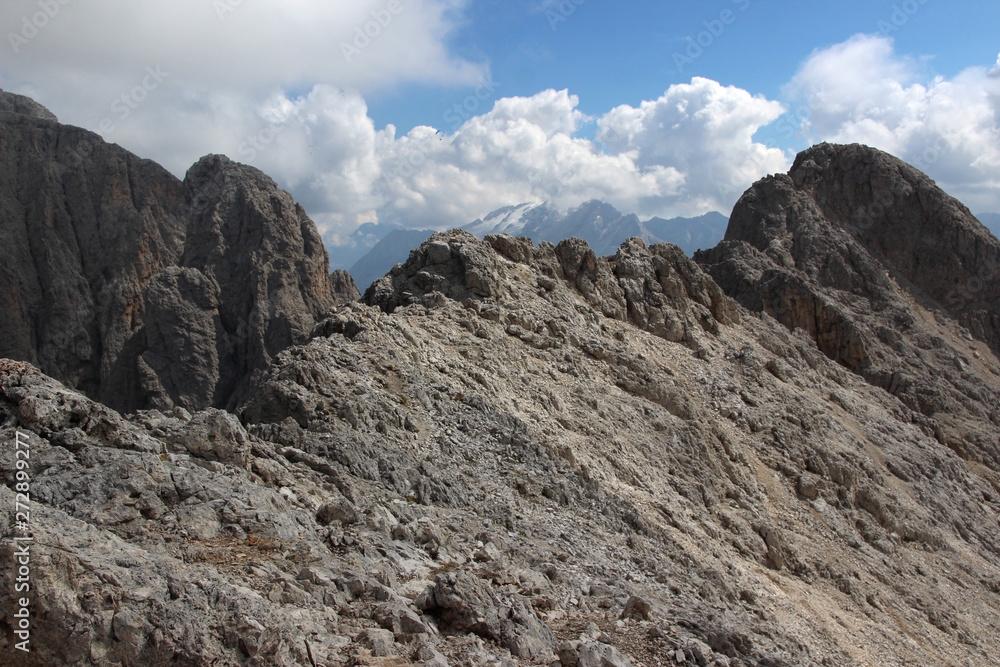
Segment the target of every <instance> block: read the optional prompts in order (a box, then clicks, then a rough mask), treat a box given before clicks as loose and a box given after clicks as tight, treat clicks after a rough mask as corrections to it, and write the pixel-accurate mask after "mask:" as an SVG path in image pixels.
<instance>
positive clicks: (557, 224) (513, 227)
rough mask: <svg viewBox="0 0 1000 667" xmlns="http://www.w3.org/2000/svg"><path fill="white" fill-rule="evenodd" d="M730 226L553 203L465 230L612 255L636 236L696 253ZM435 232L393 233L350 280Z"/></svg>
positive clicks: (366, 276) (717, 216)
mask: <svg viewBox="0 0 1000 667" xmlns="http://www.w3.org/2000/svg"><path fill="white" fill-rule="evenodd" d="M727 223H728V220H727V219H726V217H725V216H724V215H722V214H721V213H716V212H712V213H706V214H705V215H702V216H699V217H697V218H672V219H670V220H664V219H663V218H652V219H650V220H647V221H646V222H640V221H639V218H638V217H637V216H635V215H622V213H620V212H619V211H618V210H617V209H615V208H614V207H613V206H611V205H610V204H606V203H604V202H600V201H596V200H595V201H590V202H587V203H585V204H583V205H582V206H579V207H577V208H575V209H573V210H571V211H569V212H568V213H567V214H565V215H562V214H560V213H559V212H558V211H556V210H555V209H553V208H552V207H551V205H549V204H548V203H542V204H537V203H526V204H519V205H517V206H505V207H503V208H499V209H497V210H495V211H493V212H492V213H490V214H489V215H487V216H486V217H485V218H481V219H479V220H475V221H473V222H471V223H469V224H468V225H465V226H464V227H463V229H465V230H466V231H469V232H472V233H473V234H475V235H476V236H478V237H479V238H483V237H485V236H486V235H487V234H510V235H512V236H527V237H529V238H531V239H534V240H536V241H548V242H550V243H558V242H559V241H561V240H562V239H565V238H571V237H576V238H581V239H584V240H585V241H587V242H588V243H589V244H590V245H591V246H592V247H593V248H594V251H595V252H597V253H599V254H609V253H613V252H614V251H615V250H616V249H617V248H618V246H619V245H621V243H622V242H623V241H625V239H628V238H633V237H637V238H641V239H643V240H644V241H646V242H647V243H674V244H676V245H678V246H680V247H681V248H683V249H684V252H686V253H688V254H691V253H693V252H695V251H696V250H698V249H699V248H710V247H712V246H714V245H715V244H716V243H718V242H719V241H721V240H722V237H723V235H724V234H725V231H726V224H727ZM369 224H370V223H369ZM432 233H433V231H432V230H404V229H394V230H392V231H391V232H389V233H388V234H387V235H386V236H385V237H383V238H382V239H381V240H380V241H378V242H377V243H376V244H375V245H374V246H372V248H371V250H369V251H368V253H367V254H366V255H365V256H364V257H362V258H361V259H359V260H358V261H357V262H355V263H354V265H353V266H351V268H350V272H351V275H352V276H354V279H355V280H356V281H357V283H358V285H361V286H368V285H370V284H372V283H373V282H374V281H375V280H376V279H378V278H381V277H382V276H383V275H385V274H386V272H388V271H389V270H390V269H391V268H392V267H393V266H394V265H396V264H398V263H400V262H404V261H406V258H407V257H408V256H409V254H410V251H411V250H413V249H414V248H416V247H417V246H418V245H419V244H420V242H422V241H423V240H424V239H426V238H427V237H428V236H430V235H431V234H432Z"/></svg>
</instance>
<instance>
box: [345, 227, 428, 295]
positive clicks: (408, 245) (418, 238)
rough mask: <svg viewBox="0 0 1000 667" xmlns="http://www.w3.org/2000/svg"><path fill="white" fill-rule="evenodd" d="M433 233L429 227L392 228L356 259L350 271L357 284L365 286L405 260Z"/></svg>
mask: <svg viewBox="0 0 1000 667" xmlns="http://www.w3.org/2000/svg"><path fill="white" fill-rule="evenodd" d="M433 233H434V232H433V230H429V229H394V230H392V231H391V232H389V233H388V234H386V235H385V237H383V238H382V239H381V240H380V241H379V242H378V243H376V244H375V245H374V246H372V248H371V250H369V251H368V253H367V254H365V256H364V257H362V258H361V259H359V260H358V261H356V262H355V263H354V264H353V265H352V266H351V268H350V273H351V275H352V276H353V277H354V280H355V281H356V282H357V284H358V285H359V286H361V287H366V288H367V287H368V286H369V285H371V284H372V283H373V282H375V280H377V279H378V278H381V277H382V276H384V275H385V274H386V273H388V271H389V269H391V268H392V267H393V266H395V265H396V264H397V263H399V262H403V261H405V260H406V258H407V256H408V255H409V254H410V251H411V250H413V249H414V248H416V247H417V246H419V245H420V243H421V242H422V241H424V240H425V239H426V238H427V237H429V236H430V235H431V234H433Z"/></svg>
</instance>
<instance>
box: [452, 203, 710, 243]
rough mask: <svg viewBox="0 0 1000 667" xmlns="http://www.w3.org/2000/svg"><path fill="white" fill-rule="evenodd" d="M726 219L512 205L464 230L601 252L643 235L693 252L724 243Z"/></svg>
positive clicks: (593, 206)
mask: <svg viewBox="0 0 1000 667" xmlns="http://www.w3.org/2000/svg"><path fill="white" fill-rule="evenodd" d="M727 222H728V221H727V219H726V217H725V216H724V215H722V214H721V213H716V212H712V213H707V214H705V215H702V216H699V217H697V218H672V219H670V220H664V219H663V218H652V219H650V220H647V221H645V222H641V221H640V220H639V218H638V217H637V216H636V215H634V214H628V215H624V214H622V213H621V212H620V211H618V210H617V209H616V208H614V207H613V206H611V205H610V204H607V203H605V202H601V201H597V200H593V201H589V202H586V203H584V204H582V205H581V206H579V207H577V208H575V209H572V210H570V211H569V212H567V213H566V214H565V215H561V214H560V213H559V212H558V211H556V210H554V209H552V208H551V207H550V205H549V204H547V203H545V204H531V203H528V204H521V205H519V206H508V207H505V208H501V209H498V210H496V211H494V212H492V213H490V214H489V215H487V216H486V217H485V218H482V219H480V220H476V221H474V222H472V223H470V224H468V225H466V226H465V227H463V229H466V230H467V231H470V232H472V233H473V234H475V235H476V236H478V237H480V238H483V237H484V236H486V235H487V234H511V235H516V236H527V237H529V238H531V239H533V240H535V241H548V242H550V243H558V242H559V241H561V240H563V239H566V238H572V237H576V238H580V239H583V240H585V241H587V243H588V244H589V245H590V246H591V247H592V248H593V250H594V252H596V253H598V254H613V253H614V252H615V250H617V248H618V246H619V245H620V244H621V243H622V242H624V241H625V240H626V239H628V238H641V239H643V240H644V241H646V243H673V244H675V245H677V246H680V247H681V248H682V249H683V250H684V251H685V252H687V253H688V254H690V253H693V252H694V251H696V250H698V249H699V248H710V247H712V246H714V245H715V244H716V243H718V242H719V241H721V240H722V236H723V234H724V233H725V229H726V223H727Z"/></svg>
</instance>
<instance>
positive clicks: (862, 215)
mask: <svg viewBox="0 0 1000 667" xmlns="http://www.w3.org/2000/svg"><path fill="white" fill-rule="evenodd" d="M998 257H1000V241H997V239H996V238H995V237H993V236H992V235H991V234H990V233H989V231H988V230H986V228H984V227H983V226H982V225H981V224H980V223H979V222H978V221H977V220H976V219H975V218H974V217H973V216H972V214H971V213H969V211H968V209H966V208H965V207H964V206H963V205H962V204H961V203H960V202H958V201H957V200H955V199H953V198H952V197H950V196H948V195H947V194H946V193H945V192H944V191H942V190H941V189H940V188H938V187H937V186H936V185H935V184H934V182H933V181H931V180H930V179H929V178H928V177H927V176H926V175H924V174H922V173H921V172H919V171H918V170H917V169H915V168H913V167H912V166H909V165H907V164H905V163H903V162H902V161H900V160H898V159H897V158H894V157H892V156H890V155H888V154H886V153H884V152H882V151H879V150H876V149H873V148H868V147H865V146H859V145H851V146H835V145H831V144H822V145H819V146H816V147H814V148H812V149H809V150H807V151H805V152H803V153H802V154H800V155H799V156H798V158H797V159H796V161H795V164H794V166H793V168H792V169H791V170H790V172H789V174H787V175H782V174H779V175H776V176H769V177H767V178H765V179H762V180H761V181H759V182H757V183H755V184H754V186H753V187H752V188H750V189H749V190H748V191H747V192H746V193H745V194H744V195H743V197H741V199H740V200H739V202H738V203H737V204H736V207H735V208H734V210H733V215H732V218H731V220H730V224H729V228H728V230H727V232H726V240H725V241H724V242H723V243H721V244H720V245H719V246H718V247H716V248H715V249H713V250H710V251H706V252H702V253H699V254H698V255H697V256H696V259H697V260H698V261H699V262H701V263H702V265H703V266H704V267H705V268H706V270H707V271H708V272H709V273H710V274H711V275H712V276H713V277H714V278H715V280H716V281H717V282H718V283H719V285H720V286H722V288H723V289H724V290H725V291H726V292H727V293H728V294H729V295H730V296H733V297H734V298H736V299H737V300H738V301H739V302H740V303H742V304H743V305H744V306H746V307H747V308H749V309H751V310H754V311H763V312H765V313H767V314H769V315H771V316H773V317H775V318H776V319H778V320H779V321H781V322H782V323H784V324H785V325H786V326H788V327H790V328H793V329H801V330H803V331H805V332H807V333H808V334H809V335H810V336H811V337H812V338H813V339H814V340H815V341H816V344H817V346H818V347H819V349H820V350H822V351H823V352H824V353H825V354H826V355H827V356H829V357H830V358H831V359H833V360H835V361H837V362H838V363H840V364H843V365H844V366H846V367H847V368H850V369H851V370H853V371H855V372H857V373H859V374H860V375H862V376H863V377H865V378H866V379H867V380H868V381H870V382H871V383H873V384H875V385H876V386H879V387H882V388H883V389H886V390H887V391H889V392H891V393H893V394H895V395H896V396H898V397H899V398H900V399H901V400H902V401H903V402H904V403H906V404H907V405H908V406H910V407H911V408H913V409H914V410H917V411H918V412H920V413H922V414H924V415H926V416H932V417H939V418H941V419H942V420H943V421H944V422H945V423H946V424H948V426H947V427H946V428H942V429H939V433H938V436H939V438H940V439H941V440H942V441H945V442H948V444H949V446H951V447H953V448H955V449H956V450H957V451H961V452H962V453H963V455H965V456H968V457H972V458H979V457H983V456H985V457H987V458H989V459H993V460H996V461H998V462H1000V452H998V447H997V445H996V444H995V442H994V441H995V438H992V436H988V435H987V434H986V432H980V433H979V434H975V433H974V432H973V431H975V429H971V427H970V424H972V423H975V422H976V421H977V417H976V416H975V414H974V412H975V411H973V412H972V413H970V412H968V411H967V410H966V408H965V407H963V406H967V405H968V400H969V397H970V396H983V395H989V396H991V397H993V396H997V394H996V389H995V387H991V386H990V383H989V382H986V383H984V382H983V381H982V380H981V379H976V378H975V377H973V376H969V375H967V374H965V373H958V374H956V373H940V372H939V371H935V370H934V369H935V367H936V366H937V363H939V360H940V359H941V358H946V359H949V360H951V363H952V364H953V365H954V366H956V367H959V368H965V367H966V363H967V362H969V356H968V353H969V347H968V344H967V342H966V339H968V340H973V339H975V340H978V341H982V343H984V344H985V346H983V348H982V349H980V350H977V351H975V355H974V357H973V358H974V359H975V358H986V355H988V356H989V357H992V356H993V354H995V353H996V350H997V349H998V345H1000V282H998V281H997V280H996V276H997V275H998V271H1000V263H998ZM987 346H988V347H987ZM990 347H991V348H992V351H990V350H989V348H990ZM970 363H971V362H970ZM970 429H971V430H970Z"/></svg>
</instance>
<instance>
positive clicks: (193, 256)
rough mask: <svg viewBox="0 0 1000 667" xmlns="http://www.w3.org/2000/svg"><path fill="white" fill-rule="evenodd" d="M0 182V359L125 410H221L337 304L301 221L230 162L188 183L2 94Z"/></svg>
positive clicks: (214, 162)
mask: <svg viewBox="0 0 1000 667" xmlns="http://www.w3.org/2000/svg"><path fill="white" fill-rule="evenodd" d="M0 173H2V176H3V178H2V185H0V215H2V218H0V224H2V227H0V255H2V257H3V262H2V265H0V307H2V308H3V309H4V311H5V313H7V314H9V315H8V316H7V317H5V318H4V320H3V321H2V322H0V356H6V357H10V358H14V359H23V360H27V361H31V362H32V363H34V364H36V365H37V366H38V367H39V368H41V369H42V370H44V371H45V372H46V373H48V374H50V375H52V376H53V377H56V378H59V379H60V380H62V381H64V382H65V383H66V384H67V385H69V386H72V387H76V388H79V389H80V390H82V391H84V392H85V393H87V394H88V395H90V396H92V397H94V398H97V399H99V400H101V401H102V402H104V403H106V404H108V405H110V406H112V407H115V408H117V409H120V410H126V411H129V410H134V409H139V408H143V407H150V406H160V407H169V406H171V405H174V404H176V405H181V406H184V407H188V408H193V409H197V408H203V407H207V406H211V405H215V406H220V407H224V406H226V405H228V404H229V403H230V402H231V401H234V400H236V399H235V398H234V397H236V396H237V395H238V394H239V393H240V391H241V387H242V384H241V383H243V382H245V381H247V380H248V379H249V377H250V375H251V374H252V372H253V371H254V370H256V369H259V368H263V367H264V366H266V364H267V363H268V362H269V360H270V358H271V357H272V356H273V355H274V354H276V353H277V352H278V351H280V350H281V349H284V348H285V347H287V346H288V345H291V344H294V343H300V342H304V341H305V340H306V338H307V337H308V334H309V331H310V329H311V327H312V326H313V324H314V322H315V318H316V317H317V316H318V315H320V314H322V313H323V312H325V311H326V310H327V309H329V308H330V307H332V306H333V305H334V304H335V302H336V301H337V296H336V294H335V292H334V290H333V288H332V284H331V280H330V277H329V276H328V274H327V271H328V260H327V255H326V250H325V249H324V247H323V244H322V241H321V239H320V237H319V234H318V233H317V231H316V229H315V226H314V225H313V223H312V221H311V220H309V218H308V216H306V214H305V212H304V211H302V209H301V207H299V206H298V205H296V204H295V203H294V202H293V201H292V199H291V196H290V195H288V194H287V193H285V192H283V191H281V190H280V189H279V188H278V187H277V186H276V185H275V184H274V182H273V181H271V179H269V178H268V177H266V176H264V175H263V174H262V173H260V172H259V171H257V170H255V169H252V168H250V167H245V166H242V165H238V164H236V163H233V162H231V161H230V160H228V159H226V158H224V157H220V156H209V157H207V158H203V159H202V160H201V161H200V162H199V163H198V164H197V165H195V166H194V167H192V169H191V170H190V172H189V173H188V176H187V178H186V180H185V182H184V183H182V182H181V181H179V180H178V179H176V178H175V177H173V176H172V175H171V174H169V173H168V172H166V171H165V170H164V169H162V168H161V167H160V166H158V165H156V164H155V163H153V162H151V161H149V160H142V159H140V158H138V157H136V156H134V155H132V154H131V153H129V152H127V151H125V150H123V149H121V148H119V147H118V146H114V145H110V144H106V143H105V142H104V141H103V140H102V139H101V138H100V137H99V136H97V135H95V134H93V133H90V132H87V131H85V130H81V129H79V128H74V127H69V126H64V125H60V124H59V123H58V122H57V121H56V119H55V117H54V116H53V115H52V114H50V113H48V112H47V111H46V110H45V109H44V108H42V107H41V106H40V105H37V104H36V103H34V102H32V101H31V100H28V99H27V98H22V97H19V96H15V95H9V94H6V93H3V94H0ZM344 289H350V288H349V287H345V288H344ZM354 290H355V293H356V288H354Z"/></svg>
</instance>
